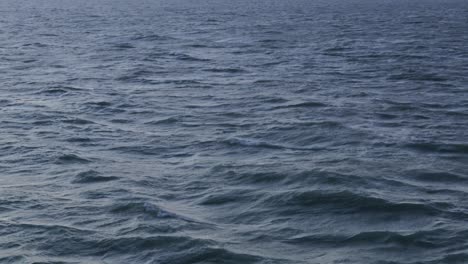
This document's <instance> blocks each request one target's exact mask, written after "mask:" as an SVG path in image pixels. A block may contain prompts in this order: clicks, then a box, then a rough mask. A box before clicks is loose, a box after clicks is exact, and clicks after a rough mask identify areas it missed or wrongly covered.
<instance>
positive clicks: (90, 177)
mask: <svg viewBox="0 0 468 264" xmlns="http://www.w3.org/2000/svg"><path fill="white" fill-rule="evenodd" d="M118 179H119V177H115V176H102V175H101V174H100V173H99V172H97V171H95V170H88V171H83V172H80V173H78V174H77V175H76V176H75V179H73V181H72V183H98V182H108V181H114V180H118Z"/></svg>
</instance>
